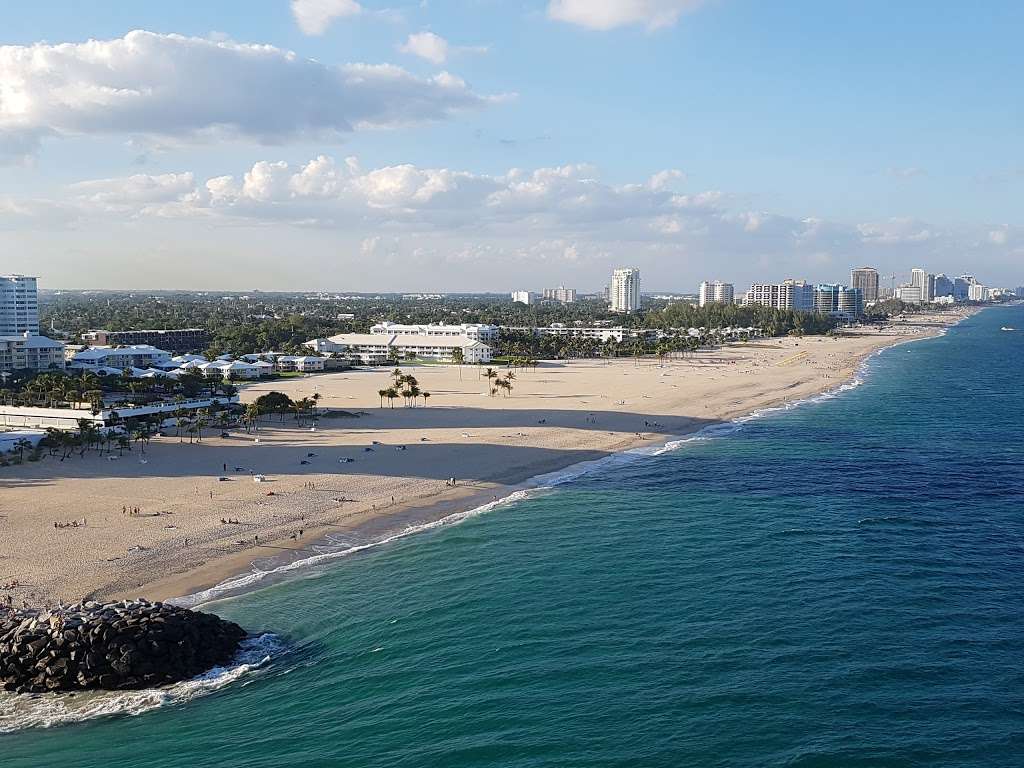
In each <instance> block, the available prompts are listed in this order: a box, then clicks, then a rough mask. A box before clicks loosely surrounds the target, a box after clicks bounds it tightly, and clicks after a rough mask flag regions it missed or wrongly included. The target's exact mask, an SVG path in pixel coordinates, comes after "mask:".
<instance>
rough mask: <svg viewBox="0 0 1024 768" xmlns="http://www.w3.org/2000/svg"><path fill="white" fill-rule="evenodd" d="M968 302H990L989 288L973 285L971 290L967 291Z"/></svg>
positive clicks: (977, 284)
mask: <svg viewBox="0 0 1024 768" xmlns="http://www.w3.org/2000/svg"><path fill="white" fill-rule="evenodd" d="M967 300H968V301H988V300H989V293H988V288H986V287H985V286H984V285H981V284H979V283H971V285H970V288H968V290H967Z"/></svg>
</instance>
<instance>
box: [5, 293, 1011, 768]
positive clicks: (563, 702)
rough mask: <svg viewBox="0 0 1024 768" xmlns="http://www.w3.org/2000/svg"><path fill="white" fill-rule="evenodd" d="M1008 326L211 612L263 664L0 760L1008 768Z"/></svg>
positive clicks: (32, 742)
mask: <svg viewBox="0 0 1024 768" xmlns="http://www.w3.org/2000/svg"><path fill="white" fill-rule="evenodd" d="M1001 325H1015V326H1017V327H1022V328H1024V307H1013V308H997V309H992V310H988V311H986V312H983V313H981V314H980V315H979V316H976V317H974V318H971V319H969V320H968V321H966V322H965V323H963V324H962V325H961V326H959V327H957V328H955V329H953V330H952V331H950V333H949V334H948V335H946V336H945V337H943V338H939V339H934V340H930V341H925V342H920V343H915V344H910V345H906V346H902V347H898V348H894V349H891V350H888V351H886V352H885V353H884V354H882V355H881V356H879V357H877V358H875V359H873V360H872V361H871V362H870V363H869V365H868V367H867V371H866V374H865V376H864V383H863V384H862V385H861V386H859V387H857V388H855V389H853V390H851V391H848V392H844V393H842V394H840V395H839V396H837V397H834V398H826V399H823V400H821V401H819V402H815V403H809V404H805V405H803V406H801V407H799V408H796V409H793V410H790V411H787V412H783V413H775V414H769V415H767V416H765V417H764V418H760V419H754V420H752V421H749V422H747V423H745V424H744V425H742V428H740V429H738V430H737V431H735V432H734V433H733V434H730V435H728V436H725V437H722V438H720V439H712V440H704V441H694V442H690V443H687V444H686V445H685V446H683V447H682V448H681V449H680V450H678V451H675V452H672V453H669V454H665V455H662V456H656V457H648V458H640V459H637V460H635V461H633V462H630V463H628V464H621V465H617V466H614V467H611V468H609V469H607V470H606V471H605V472H602V473H595V474H591V475H588V476H585V477H583V478H580V479H578V480H575V481H573V482H571V483H568V484H566V485H563V486H559V487H558V488H556V489H554V490H552V491H550V492H546V493H543V494H540V495H538V496H536V497H533V498H529V499H527V500H523V501H519V502H516V503H514V504H511V505H508V506H505V507H501V508H499V509H496V510H494V511H492V512H489V513H487V514H484V515H481V516H479V517H475V518H472V519H470V520H467V521H466V522H463V523H462V524H460V525H457V526H450V527H445V528H440V529H437V530H434V531H431V532H427V533H423V534H419V535H416V536H412V537H409V538H406V539H402V540H400V541H397V542H394V543H391V544H388V545H386V546H383V547H380V548H377V549H374V550H370V551H367V552H364V553H362V554H360V555H357V556H354V557H351V558H346V559H345V560H343V561H339V562H337V563H335V564H333V565H332V566H330V567H327V568H323V569H321V570H310V571H308V572H306V573H304V574H302V577H301V578H299V579H298V580H295V581H291V582H289V583H284V584H278V585H275V586H272V587H269V588H267V589H264V590H262V591H259V592H255V593H252V594H249V595H246V596H244V597H242V598H238V599H234V600H231V601H225V602H223V603H220V604H219V605H218V606H217V611H218V612H220V613H221V614H223V615H226V616H228V617H230V618H232V619H235V620H237V621H239V622H241V623H242V624H243V625H245V626H246V627H248V628H252V629H263V630H268V631H273V632H274V633H276V634H277V635H278V636H279V638H280V642H281V643H282V646H281V648H280V649H277V650H275V651H274V652H273V653H272V654H271V659H270V661H269V662H268V663H266V664H264V665H263V666H261V667H259V668H258V669H253V670H249V671H243V673H240V674H239V675H238V676H237V679H234V680H233V681H231V682H228V683H227V684H224V685H222V686H221V687H219V688H216V690H212V691H211V692H209V693H208V694H207V695H204V696H196V697H194V698H190V697H189V696H182V699H189V700H187V701H179V702H178V703H174V702H169V703H166V704H164V705H163V706H156V707H155V708H151V709H149V711H146V712H145V713H144V714H139V715H137V716H125V715H115V716H107V717H98V718H91V719H85V720H84V721H83V722H78V723H75V724H70V725H63V726H60V727H56V728H49V729H41V728H34V729H27V730H22V731H19V732H17V733H14V734H10V735H6V736H0V765H2V766H3V768H23V767H26V766H56V765H59V766H109V767H111V768H116V767H118V766H137V765H145V766H150V767H151V768H165V767H166V768H172V767H173V768H179V767H181V768H202V767H205V766H253V767H255V766H286V765H303V766H389V767H405V766H409V767H412V766H445V767H446V768H459V767H462V766H473V767H478V766H479V767H484V766H521V767H523V768H527V767H529V768H540V767H542V766H579V767H581V768H582V767H584V766H586V767H588V768H591V767H595V766H666V767H672V768H678V767H680V766H807V767H810V766H816V767H817V766H821V767H825V766H829V767H832V766H835V767H836V768H848V767H850V766H887V767H889V766H892V767H899V766H957V767H968V766H1000V767H1002V766H1014V765H1022V764H1024V671H1022V670H1024V645H1022V644H1024V567H1022V556H1024V407H1022V403H1021V389H1022V385H1021V381H1024V332H1021V333H1001V332H1000V331H999V327H1000V326H1001ZM155 703H157V702H155V701H149V702H145V706H143V705H142V704H143V703H142V702H135V709H134V710H133V711H140V710H142V709H146V708H148V707H149V706H151V705H153V704H155ZM122 704H123V702H122ZM122 708H125V709H132V707H131V706H127V705H125V706H124V707H122Z"/></svg>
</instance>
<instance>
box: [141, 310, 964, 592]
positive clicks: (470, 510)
mask: <svg viewBox="0 0 1024 768" xmlns="http://www.w3.org/2000/svg"><path fill="white" fill-rule="evenodd" d="M981 309H982V308H978V309H977V310H976V311H974V312H968V313H966V314H964V315H962V316H961V317H959V319H958V320H957V321H956V322H955V323H953V324H951V325H949V326H945V327H942V328H938V329H936V330H935V332H934V333H926V334H921V335H917V336H913V337H910V338H901V339H897V340H894V341H892V342H891V343H889V344H885V345H882V346H879V347H876V348H875V349H873V350H870V351H867V352H865V353H863V354H862V355H861V356H860V358H859V360H858V362H857V365H856V368H855V369H854V370H853V371H852V372H851V373H850V376H849V377H848V378H847V379H846V380H845V381H843V382H841V383H839V384H838V385H836V386H833V387H830V388H828V389H823V390H820V391H819V392H817V393H815V394H811V395H809V396H808V397H805V398H802V399H800V400H797V401H792V402H791V401H789V400H788V399H786V398H783V399H782V400H780V401H778V402H776V403H774V404H768V405H767V406H762V407H760V408H758V409H756V410H754V411H749V412H745V413H738V414H736V415H735V416H733V417H731V418H728V419H722V420H721V421H718V422H716V423H713V424H705V425H702V426H700V427H699V428H697V429H694V430H692V431H689V432H682V433H679V434H675V435H669V436H663V437H667V438H668V439H667V440H663V439H662V438H646V439H642V440H639V439H638V440H637V441H635V443H633V444H632V445H629V446H628V447H624V448H622V449H621V450H619V451H616V452H614V453H609V454H607V455H605V456H603V457H601V458H598V459H594V460H590V461H582V462H577V463H575V464H570V465H568V466H566V467H560V468H555V469H552V470H551V471H548V472H543V473H540V474H538V475H535V476H533V477H530V478H527V479H526V480H524V481H522V482H520V483H518V484H510V485H498V486H495V487H494V489H493V490H497V491H499V493H498V494H497V495H495V494H491V495H490V496H488V493H487V492H484V491H480V492H477V493H467V494H465V495H463V496H461V497H460V496H457V495H455V494H453V495H452V497H451V498H447V499H444V500H442V501H439V502H436V503H434V504H429V505H422V506H418V505H416V504H415V503H414V502H408V503H405V504H402V505H401V506H400V508H399V510H398V511H404V512H406V513H409V512H416V511H420V512H422V513H424V514H423V517H424V518H425V520H424V521H423V522H420V523H418V524H416V525H412V526H410V527H407V528H406V529H404V530H399V531H396V532H393V533H391V534H390V535H387V536H385V537H384V538H382V539H380V540H379V541H371V542H369V543H366V544H362V545H359V546H356V547H352V548H348V549H340V550H339V549H334V550H331V549H329V548H330V547H331V546H334V542H332V541H331V540H330V539H329V538H328V537H327V534H326V532H325V531H324V530H322V529H320V530H317V531H313V532H311V533H310V534H307V535H306V536H304V537H303V541H301V542H298V544H300V545H301V546H300V547H299V548H298V549H297V550H296V554H297V553H298V552H300V551H301V552H304V553H306V556H305V557H285V556H284V555H283V554H282V555H280V556H278V558H273V559H280V562H278V563H273V564H271V565H270V567H268V568H267V569H266V570H262V571H260V572H258V573H257V572H255V571H254V570H253V567H254V566H255V563H256V562H258V561H259V560H260V559H262V558H246V557H238V558H237V560H236V559H233V558H232V559H229V558H225V559H224V561H223V562H220V561H218V562H213V563H210V564H209V566H210V573H209V576H206V575H204V574H203V573H202V571H203V570H205V569H203V568H201V569H196V570H195V571H193V572H190V573H189V574H187V575H185V576H182V577H180V578H172V579H171V580H170V581H169V583H168V584H167V585H166V586H167V588H168V589H169V590H171V591H172V592H173V590H174V588H175V587H179V592H180V594H170V595H169V596H168V597H166V598H164V599H166V600H169V601H170V602H172V603H175V604H179V605H185V606H188V607H192V608H196V607H201V606H204V605H208V604H212V603H215V602H218V601H220V600H229V599H232V598H235V597H241V596H243V595H246V594H249V593H250V592H256V591H259V590H260V589H264V588H267V587H270V586H273V585H275V584H277V583H282V582H284V581H286V580H287V574H289V573H292V572H294V571H298V570H302V569H306V568H316V567H318V566H320V565H322V564H326V563H330V562H333V561H334V560H340V559H343V558H346V557H349V556H353V555H357V554H359V553H360V552H363V551H366V550H370V549H373V548H376V547H378V546H385V545H386V544H389V543H392V542H394V541H397V540H399V539H402V538H406V537H408V536H412V535H415V534H418V533H425V532H426V531H428V530H433V529H434V528H438V527H443V526H446V525H455V524H458V523H459V522H462V520H465V519H469V518H470V517H475V516H477V515H480V514H485V513H487V512H490V511H492V510H493V509H495V508H497V507H500V506H504V505H506V504H511V503H515V502H516V501H519V500H521V499H522V498H526V497H527V496H526V494H529V493H530V492H537V491H544V490H547V489H550V488H554V487H557V486H558V485H561V484H563V483H565V482H571V481H572V480H575V479H577V478H579V477H582V476H585V475H587V474H589V473H590V472H591V471H594V470H596V468H597V467H596V466H595V465H599V464H602V463H604V462H606V461H607V460H609V459H614V458H615V457H620V456H626V455H629V454H631V453H635V454H636V455H637V456H638V457H645V456H657V455H662V454H664V453H669V452H672V451H674V450H678V449H679V448H680V447H681V444H683V443H686V442H690V441H692V440H696V439H701V433H702V432H705V431H708V430H712V429H715V428H720V427H723V426H727V425H733V424H734V425H739V424H741V423H742V422H743V421H746V420H748V419H752V418H757V417H759V416H760V415H762V414H765V413H770V412H773V411H777V410H780V409H785V410H788V408H786V406H787V405H792V406H793V407H800V406H802V405H805V404H808V403H811V402H814V401H816V400H818V399H819V398H822V397H826V396H829V395H837V394H839V393H840V392H842V391H849V389H851V388H852V387H851V384H853V386H857V385H858V384H859V381H858V378H859V375H860V374H861V373H862V372H863V371H864V370H865V368H866V366H867V364H868V363H869V362H870V360H871V359H872V358H874V357H877V356H879V355H881V354H882V353H883V352H885V351H886V350H888V349H893V348H895V347H898V346H902V345H904V344H910V343H913V342H917V341H925V340H927V339H934V338H940V337H942V336H944V335H945V334H946V333H947V332H948V330H949V328H950V327H954V326H955V325H957V324H959V323H960V322H962V321H963V320H964V319H966V318H967V317H971V316H973V315H974V314H977V312H980V311H981ZM645 449H652V450H651V452H649V453H648V452H646V450H645ZM574 468H578V469H579V471H578V472H570V470H573V469H574ZM567 472H568V473H569V476H568V477H566V478H565V479H558V480H557V481H556V482H553V483H550V484H548V483H545V482H543V479H544V478H547V477H550V476H552V475H562V474H564V473H567ZM520 494H522V495H520ZM440 510H445V511H444V513H443V514H441V513H440ZM307 547H308V548H307ZM318 547H320V548H323V549H324V550H325V551H318V549H317V548H318ZM239 554H240V555H241V553H239ZM246 569H247V570H246ZM275 577H277V578H275ZM197 579H198V586H195V587H185V589H183V590H182V589H180V587H181V586H185V585H187V584H188V583H190V582H195V581H196V580H197ZM157 584H158V585H159V586H160V587H162V586H164V585H163V584H161V583H160V582H157Z"/></svg>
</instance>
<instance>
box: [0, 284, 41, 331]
mask: <svg viewBox="0 0 1024 768" xmlns="http://www.w3.org/2000/svg"><path fill="white" fill-rule="evenodd" d="M26 333H27V334H30V335H32V336H37V335H39V299H38V297H37V289H36V279H35V278H34V277H26V276H25V275H0V336H23V335H25V334H26Z"/></svg>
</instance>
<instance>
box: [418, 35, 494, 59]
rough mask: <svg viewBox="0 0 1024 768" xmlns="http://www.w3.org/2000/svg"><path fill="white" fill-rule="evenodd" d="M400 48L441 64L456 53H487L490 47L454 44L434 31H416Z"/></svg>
mask: <svg viewBox="0 0 1024 768" xmlns="http://www.w3.org/2000/svg"><path fill="white" fill-rule="evenodd" d="M398 50H399V51H401V52H402V53H408V54H409V55H411V56H418V57H419V58H421V59H424V60H426V61H429V62H430V63H431V64H437V65H441V64H444V63H445V62H446V61H448V57H449V56H451V55H452V54H454V53H487V50H488V49H487V46H484V45H458V46H453V45H451V44H450V43H449V42H448V41H447V40H445V39H444V38H443V37H441V36H440V35H437V34H434V33H433V32H416V33H413V34H411V35H409V37H408V38H407V39H406V41H405V42H404V43H402V44H401V45H399V46H398Z"/></svg>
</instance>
